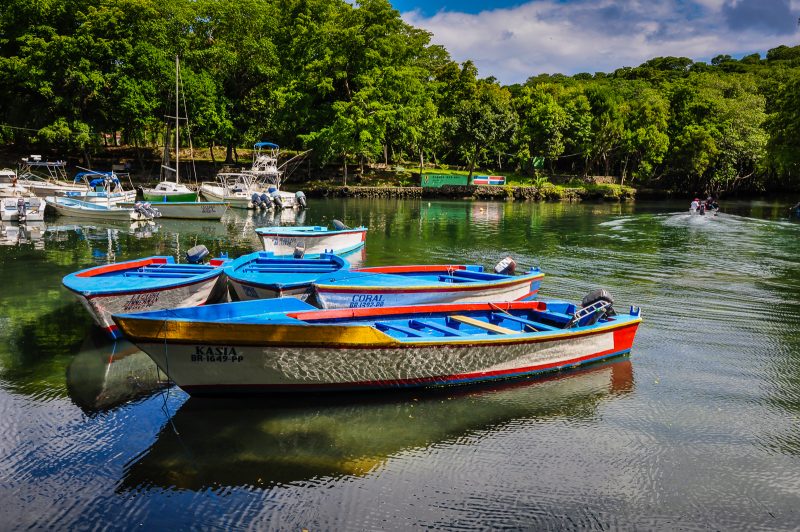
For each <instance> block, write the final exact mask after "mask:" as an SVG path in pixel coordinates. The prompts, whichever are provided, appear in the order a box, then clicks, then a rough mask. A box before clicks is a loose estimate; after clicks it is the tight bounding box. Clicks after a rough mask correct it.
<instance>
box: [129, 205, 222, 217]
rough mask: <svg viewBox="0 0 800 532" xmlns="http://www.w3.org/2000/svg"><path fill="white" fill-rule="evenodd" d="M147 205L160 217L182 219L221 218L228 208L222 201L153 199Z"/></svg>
mask: <svg viewBox="0 0 800 532" xmlns="http://www.w3.org/2000/svg"><path fill="white" fill-rule="evenodd" d="M117 205H118V206H119V207H124V208H128V209H130V208H133V207H135V206H136V203H134V202H127V201H126V202H120V203H117ZM147 205H149V206H150V207H151V208H153V209H156V210H157V211H158V212H160V213H161V217H162V218H178V219H183V220H221V219H222V216H223V215H224V214H225V212H226V211H227V210H228V204H227V203H226V202H224V201H154V202H148V203H147Z"/></svg>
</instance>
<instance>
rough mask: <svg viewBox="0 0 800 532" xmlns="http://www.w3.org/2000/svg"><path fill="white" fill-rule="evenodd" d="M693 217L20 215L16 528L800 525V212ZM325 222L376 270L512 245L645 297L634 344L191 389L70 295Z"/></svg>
mask: <svg viewBox="0 0 800 532" xmlns="http://www.w3.org/2000/svg"><path fill="white" fill-rule="evenodd" d="M787 202H788V199H787ZM687 206H688V205H684V204H683V203H680V204H678V203H675V204H664V203H658V204H657V203H644V202H639V203H635V204H633V203H632V204H623V205H618V204H561V203H557V204H553V203H547V204H535V203H531V204H529V203H507V204H504V203H486V202H483V203H482V202H438V201H437V202H430V203H429V202H427V201H422V202H420V201H383V200H380V201H378V200H316V199H315V200H311V209H310V210H309V211H308V212H307V213H304V214H303V215H301V216H300V218H299V219H297V220H295V218H294V215H290V217H289V218H286V219H284V220H273V219H272V218H271V217H270V218H265V217H261V218H254V217H253V216H252V215H247V214H245V213H243V212H236V213H229V214H228V215H226V218H225V219H223V223H221V224H213V223H196V222H181V221H170V220H164V221H160V222H158V223H157V224H156V225H145V226H139V227H136V226H134V227H130V226H128V225H108V224H106V225H103V224H87V223H85V222H80V221H74V220H72V221H70V220H68V219H65V218H59V219H53V220H50V221H47V222H46V223H45V224H41V226H40V227H31V228H29V230H28V231H25V232H23V233H22V234H20V233H19V232H18V231H17V228H16V227H15V226H4V227H3V231H2V238H0V243H2V244H7V245H3V246H0V280H2V287H1V288H0V529H2V530H7V529H16V528H18V529H27V528H31V527H32V528H58V529H64V528H67V529H75V528H81V529H84V528H112V529H117V528H124V529H130V528H133V527H139V526H142V527H144V529H153V528H156V527H157V528H159V529H167V528H168V529H184V528H203V529H225V530H228V529H238V528H258V529H277V530H300V529H302V528H306V529H309V530H403V529H415V528H441V529H448V530H451V529H476V528H480V529H488V528H492V529H494V528H510V529H530V528H545V527H546V528H563V527H568V528H576V527H580V528H590V529H594V528H599V529H608V528H617V527H622V528H645V529H650V528H670V529H674V528H683V529H692V528H712V529H729V528H737V529H739V528H771V529H796V528H797V527H798V526H800V327H798V325H799V324H800V223H798V222H796V221H792V220H789V219H788V218H787V216H786V214H787V212H788V211H787V210H786V206H785V205H782V204H776V203H768V202H762V203H759V202H749V203H738V204H735V203H730V204H727V205H725V212H724V213H722V214H720V215H719V216H716V217H712V216H706V217H704V218H700V217H690V216H688V215H687V214H684V212H683V209H684V208H685V207H687ZM286 214H287V215H288V213H286ZM331 218H339V219H342V220H344V221H345V222H346V223H348V224H350V225H354V224H360V223H361V224H364V225H367V226H369V228H370V231H369V236H368V238H367V251H366V257H365V262H366V264H367V265H379V264H393V263H427V262H430V263H442V262H456V263H463V262H467V263H479V264H483V265H485V266H493V265H494V264H495V263H496V262H497V261H498V260H500V259H501V258H502V257H504V256H505V255H507V254H511V255H512V256H513V257H514V258H515V259H516V260H517V262H518V264H520V266H524V267H527V266H531V265H537V266H540V267H541V268H542V270H544V272H545V273H546V275H547V277H546V278H545V280H544V283H543V285H542V291H541V295H542V297H555V298H563V299H572V300H577V299H580V298H581V297H582V296H583V295H584V294H585V293H586V292H588V291H589V290H590V289H592V288H595V287H605V288H608V289H609V290H610V291H611V292H612V293H613V295H614V296H615V299H616V300H617V304H618V306H619V307H620V308H627V305H630V304H634V305H640V306H641V307H642V309H643V315H644V322H643V324H642V326H641V327H640V329H639V334H638V336H637V339H636V343H635V345H634V349H633V352H632V353H631V356H630V357H624V358H620V359H616V360H614V361H612V362H611V363H606V364H603V365H595V366H589V367H587V368H586V369H584V370H580V371H573V372H564V373H560V374H557V375H554V376H552V377H550V378H548V379H544V380H537V381H526V382H511V383H506V384H501V385H493V386H491V387H482V388H467V389H459V390H456V389H450V390H444V391H441V392H437V393H429V392H415V393H411V394H409V393H403V394H389V395H368V396H344V397H342V396H339V397H335V398H324V399H317V400H315V399H313V398H310V399H303V400H299V399H284V400H272V401H265V400H252V399H250V400H198V399H189V398H188V397H187V396H186V394H184V393H183V392H182V391H181V390H179V389H178V388H175V387H167V386H165V385H164V383H163V382H161V380H160V376H159V374H158V373H157V371H156V370H155V367H154V365H153V364H152V363H151V362H150V361H149V359H148V358H147V357H146V355H144V354H143V353H141V352H140V351H138V350H137V349H136V348H135V347H134V346H132V345H131V344H129V343H127V342H118V343H117V344H111V343H108V342H107V341H105V340H104V339H103V337H102V335H101V334H99V331H98V330H97V329H96V328H95V327H94V326H93V325H92V321H91V319H90V317H89V316H88V315H87V314H86V313H85V312H84V310H83V309H82V308H81V307H80V305H79V304H78V303H77V302H75V301H73V299H72V298H71V296H70V295H69V294H68V293H67V291H66V290H65V289H64V288H62V287H61V283H60V280H61V278H62V276H64V275H65V274H67V273H70V272H72V271H74V270H76V269H79V268H84V267H87V266H91V265H94V264H99V263H105V262H108V261H114V260H122V259H130V258H134V257H140V256H145V255H152V254H175V253H179V254H183V252H184V251H185V250H186V249H188V248H189V247H191V246H193V245H195V244H198V243H202V244H205V245H206V246H208V247H209V249H210V250H211V251H212V253H218V252H220V251H227V252H228V253H230V254H231V255H233V256H236V255H238V254H241V253H244V252H249V251H251V250H254V249H256V248H257V247H258V240H257V239H256V237H255V233H254V232H253V228H254V227H258V226H261V225H273V224H274V223H275V222H281V221H282V222H283V223H287V224H292V223H304V224H306V225H308V224H323V223H326V222H328V221H330V219H331Z"/></svg>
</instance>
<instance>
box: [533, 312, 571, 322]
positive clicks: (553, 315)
mask: <svg viewBox="0 0 800 532" xmlns="http://www.w3.org/2000/svg"><path fill="white" fill-rule="evenodd" d="M531 314H535V315H536V316H539V317H542V318H545V319H548V320H553V321H556V322H559V323H567V322H569V321H570V320H571V319H572V316H570V315H569V314H562V313H561V312H553V311H550V310H531Z"/></svg>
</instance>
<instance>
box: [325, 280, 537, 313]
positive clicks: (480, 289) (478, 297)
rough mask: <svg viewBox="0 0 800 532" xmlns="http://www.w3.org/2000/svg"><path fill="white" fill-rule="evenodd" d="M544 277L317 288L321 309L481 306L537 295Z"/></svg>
mask: <svg viewBox="0 0 800 532" xmlns="http://www.w3.org/2000/svg"><path fill="white" fill-rule="evenodd" d="M541 283H542V276H541V275H540V276H537V277H534V278H533V279H531V278H530V277H527V278H520V279H514V278H512V279H510V280H509V281H504V282H500V283H496V284H484V283H476V285H474V286H471V285H468V284H464V285H453V287H452V288H438V287H437V288H426V287H419V288H415V287H413V286H410V287H408V288H398V287H337V286H334V285H315V286H314V291H315V292H316V298H317V301H318V302H319V304H320V306H321V307H322V308H325V309H335V308H378V307H396V306H401V305H431V304H442V303H479V302H483V301H497V302H500V301H517V300H520V299H524V298H527V297H530V296H532V295H534V294H536V293H537V292H538V291H539V287H540V286H541Z"/></svg>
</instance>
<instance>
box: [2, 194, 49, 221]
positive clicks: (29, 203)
mask: <svg viewBox="0 0 800 532" xmlns="http://www.w3.org/2000/svg"><path fill="white" fill-rule="evenodd" d="M0 201H2V204H0V220H2V221H4V222H20V223H24V222H41V221H43V220H44V208H45V202H44V201H43V200H42V199H41V198H36V197H17V198H3V199H2V200H0Z"/></svg>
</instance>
